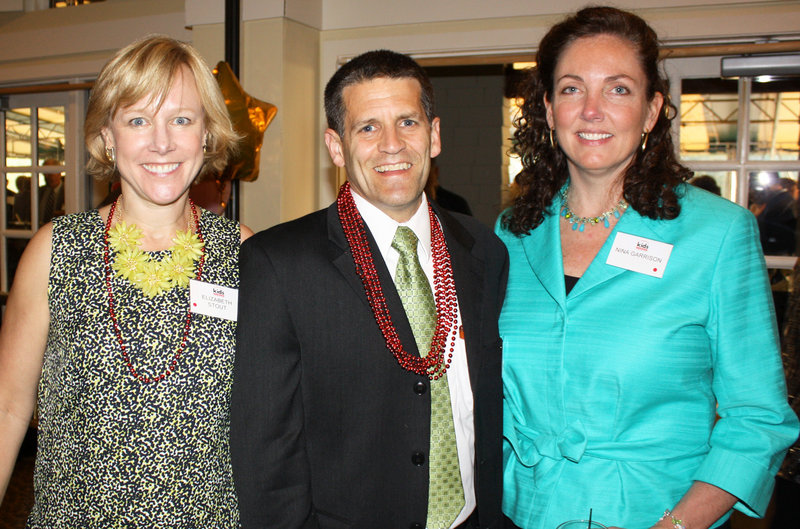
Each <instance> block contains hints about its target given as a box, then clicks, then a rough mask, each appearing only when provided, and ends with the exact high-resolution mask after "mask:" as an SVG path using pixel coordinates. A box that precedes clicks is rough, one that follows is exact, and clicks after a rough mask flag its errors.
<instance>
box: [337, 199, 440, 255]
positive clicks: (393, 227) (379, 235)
mask: <svg viewBox="0 0 800 529" xmlns="http://www.w3.org/2000/svg"><path fill="white" fill-rule="evenodd" d="M350 193H352V195H353V201H354V202H355V204H356V208H358V212H359V213H360V214H361V218H362V219H364V223H365V224H366V225H367V227H368V228H369V231H370V232H371V233H372V236H373V237H374V238H375V242H376V243H377V244H378V249H379V250H380V252H381V255H387V252H397V250H395V249H394V248H392V239H394V234H395V232H396V231H397V227H398V226H408V227H409V228H411V229H412V230H413V231H414V235H416V236H417V239H419V243H418V244H417V252H418V254H419V257H420V261H427V260H429V259H430V256H431V222H430V217H429V216H428V199H427V197H426V196H425V193H423V194H422V200H421V201H420V205H419V207H418V208H417V211H416V212H415V213H414V214H413V215H412V216H411V218H410V219H408V221H406V222H397V221H396V220H394V219H393V218H391V217H390V216H389V215H387V214H386V213H384V212H383V211H381V210H380V209H378V208H377V207H375V206H374V205H372V204H371V203H370V202H369V201H368V200H367V199H366V198H364V197H362V196H360V195H359V194H358V193H355V192H354V191H353V190H352V189H351V190H350Z"/></svg>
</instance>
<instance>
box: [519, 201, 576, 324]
mask: <svg viewBox="0 0 800 529" xmlns="http://www.w3.org/2000/svg"><path fill="white" fill-rule="evenodd" d="M553 208H555V211H558V208H560V203H556V204H554V205H553ZM558 223H559V216H558V215H557V214H555V215H547V214H546V215H545V217H544V221H543V222H542V224H541V225H539V226H538V227H537V228H536V229H534V230H533V231H531V232H530V234H529V235H527V236H525V237H523V238H522V249H523V251H524V252H525V258H526V259H527V260H528V264H529V265H530V267H531V270H533V273H534V274H536V277H537V278H538V279H539V282H540V283H541V284H542V286H543V287H544V289H545V290H546V291H547V293H548V294H550V297H552V298H553V300H554V301H555V302H556V303H558V305H559V306H560V307H561V308H562V309H563V308H564V305H565V303H566V289H565V287H564V259H563V257H562V255H561V234H560V233H559V231H558Z"/></svg>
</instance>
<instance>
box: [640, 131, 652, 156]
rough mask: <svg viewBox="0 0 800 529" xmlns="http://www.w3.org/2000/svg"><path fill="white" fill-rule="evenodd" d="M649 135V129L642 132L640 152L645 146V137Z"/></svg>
mask: <svg viewBox="0 0 800 529" xmlns="http://www.w3.org/2000/svg"><path fill="white" fill-rule="evenodd" d="M649 137H650V131H649V130H646V131H644V132H642V152H644V150H645V149H646V148H647V138H649Z"/></svg>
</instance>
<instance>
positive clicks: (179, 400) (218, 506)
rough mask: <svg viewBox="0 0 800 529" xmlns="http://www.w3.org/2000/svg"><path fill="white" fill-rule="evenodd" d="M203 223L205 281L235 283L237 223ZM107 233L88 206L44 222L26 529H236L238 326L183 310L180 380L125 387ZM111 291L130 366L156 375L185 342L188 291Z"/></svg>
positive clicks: (120, 283) (206, 217) (208, 219)
mask: <svg viewBox="0 0 800 529" xmlns="http://www.w3.org/2000/svg"><path fill="white" fill-rule="evenodd" d="M200 229H201V232H202V234H203V236H204V238H205V244H206V257H205V265H204V267H203V273H202V277H201V280H202V281H203V282H207V283H213V284H216V285H223V286H226V287H231V288H238V286H239V272H238V257H239V241H240V232H239V226H238V224H237V223H235V222H233V221H230V220H228V219H225V218H222V217H218V216H216V215H214V214H213V213H210V212H208V211H202V213H201V215H200ZM103 232H104V225H103V221H102V218H101V217H100V214H99V213H98V211H97V210H93V211H88V212H84V213H77V214H74V215H68V216H64V217H58V218H56V219H54V221H53V250H52V258H51V264H50V278H49V287H48V293H49V307H50V331H49V337H48V342H47V349H46V351H45V355H44V364H43V369H42V376H41V381H40V385H39V395H38V406H39V441H38V442H39V446H38V454H37V457H36V468H35V473H34V493H35V502H34V506H33V509H32V511H31V514H30V517H29V518H28V527H29V528H57V527H71V528H72V527H82V528H111V527H120V528H123V527H124V528H139V527H157V528H161V527H165V528H166V527H169V528H201V527H202V528H223V527H224V528H229V527H236V526H237V525H238V508H237V503H236V496H235V492H234V487H233V477H232V471H231V462H230V450H229V429H230V417H229V408H230V391H231V382H232V374H233V358H234V345H235V331H236V323H235V322H233V321H229V320H225V319H220V318H215V317H211V316H205V315H202V314H193V315H192V320H191V326H190V328H189V331H188V336H187V342H186V348H185V350H184V352H183V354H182V355H181V357H180V359H178V363H177V367H176V372H175V373H174V374H172V375H170V376H168V377H167V378H166V379H165V380H162V381H159V382H155V383H152V382H151V383H149V384H145V383H142V382H140V381H139V380H137V379H135V378H134V377H133V376H132V375H131V374H130V372H129V371H128V368H127V366H126V364H125V362H124V360H123V357H122V353H121V350H120V346H119V344H118V343H117V340H116V337H115V334H114V329H113V325H112V322H111V317H110V315H109V299H108V292H107V290H106V285H105V271H104V265H103V253H104V242H103ZM168 254H169V252H168V251H161V252H151V253H150V255H151V257H152V258H154V259H156V260H158V259H161V258H163V257H164V256H166V255H168ZM112 259H113V258H112ZM112 288H113V295H114V300H115V303H114V304H115V308H116V313H117V320H118V321H119V325H120V330H121V333H122V338H123V340H124V341H125V343H126V345H127V347H128V351H129V353H128V354H129V355H130V358H131V362H132V364H133V366H134V368H135V369H136V370H137V371H138V372H139V373H144V374H148V375H153V374H160V373H163V372H164V371H165V369H166V367H167V364H168V363H169V362H171V361H172V358H173V355H174V354H175V352H176V351H177V349H178V347H179V345H180V341H181V337H182V336H183V332H184V327H185V322H186V311H187V310H188V306H189V288H188V287H186V288H173V289H171V290H169V291H166V292H164V293H162V294H161V295H159V296H156V297H153V298H148V297H146V296H145V295H144V294H143V293H142V291H141V290H139V289H138V288H136V287H134V286H133V285H132V284H131V283H130V282H128V281H127V280H124V279H120V278H116V277H115V278H114V279H113V281H112Z"/></svg>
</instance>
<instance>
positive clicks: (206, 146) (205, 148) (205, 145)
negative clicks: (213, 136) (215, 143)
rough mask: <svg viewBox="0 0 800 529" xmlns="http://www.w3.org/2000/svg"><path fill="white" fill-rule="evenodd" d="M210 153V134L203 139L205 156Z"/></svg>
mask: <svg viewBox="0 0 800 529" xmlns="http://www.w3.org/2000/svg"><path fill="white" fill-rule="evenodd" d="M207 153H208V134H206V135H205V136H204V137H203V154H207Z"/></svg>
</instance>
